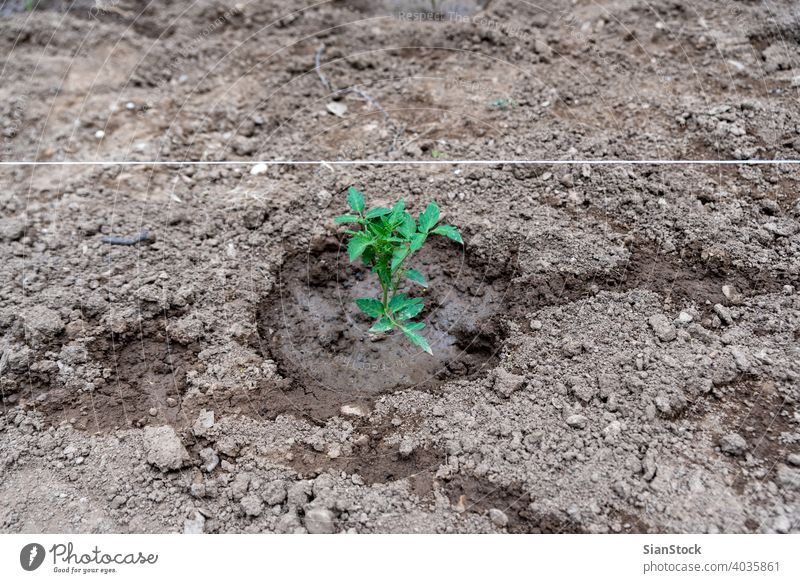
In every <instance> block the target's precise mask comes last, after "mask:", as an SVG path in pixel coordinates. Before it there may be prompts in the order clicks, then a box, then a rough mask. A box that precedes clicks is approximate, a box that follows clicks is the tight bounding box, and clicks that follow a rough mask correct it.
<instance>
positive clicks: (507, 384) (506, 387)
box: [494, 368, 525, 398]
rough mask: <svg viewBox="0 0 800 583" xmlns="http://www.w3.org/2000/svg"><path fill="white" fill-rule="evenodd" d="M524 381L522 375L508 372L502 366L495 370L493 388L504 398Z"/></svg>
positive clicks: (520, 386) (517, 388) (516, 389)
mask: <svg viewBox="0 0 800 583" xmlns="http://www.w3.org/2000/svg"><path fill="white" fill-rule="evenodd" d="M524 383H525V377H523V376H520V375H516V374H513V373H510V372H508V371H507V370H505V369H502V368H499V369H497V370H496V371H495V377H494V390H495V392H497V393H499V394H501V395H502V396H504V397H506V398H508V397H510V396H511V394H512V393H514V392H515V391H518V390H519V389H520V388H522V385H523V384H524Z"/></svg>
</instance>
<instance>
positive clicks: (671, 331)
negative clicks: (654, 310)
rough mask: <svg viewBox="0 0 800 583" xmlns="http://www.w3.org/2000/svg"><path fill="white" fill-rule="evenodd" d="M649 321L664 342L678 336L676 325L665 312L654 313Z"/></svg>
mask: <svg viewBox="0 0 800 583" xmlns="http://www.w3.org/2000/svg"><path fill="white" fill-rule="evenodd" d="M647 323H648V324H650V327H651V328H652V329H653V332H655V334H656V336H658V339H659V340H661V341H662V342H670V341H672V340H675V338H677V336H678V331H677V330H675V326H673V325H672V322H670V321H669V319H668V318H667V317H666V316H665V315H664V314H654V315H652V316H650V319H649V320H647Z"/></svg>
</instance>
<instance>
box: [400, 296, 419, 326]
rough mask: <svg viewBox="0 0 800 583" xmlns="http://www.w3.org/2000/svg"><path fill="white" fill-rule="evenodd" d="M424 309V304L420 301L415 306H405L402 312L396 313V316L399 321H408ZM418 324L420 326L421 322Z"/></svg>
mask: <svg viewBox="0 0 800 583" xmlns="http://www.w3.org/2000/svg"><path fill="white" fill-rule="evenodd" d="M424 309H425V304H423V303H422V301H420V302H418V303H416V304H410V305H408V306H406V307H405V308H403V309H402V310H400V311H398V312H396V315H397V317H398V318H399V319H401V320H410V319H411V318H413V317H414V316H416V315H418V314H419V313H420V312H421V311H422V310H424ZM419 323H420V324H422V322H419ZM424 325H425V324H422V326H424ZM422 326H420V328H422ZM414 329H415V330H416V329H417V328H414Z"/></svg>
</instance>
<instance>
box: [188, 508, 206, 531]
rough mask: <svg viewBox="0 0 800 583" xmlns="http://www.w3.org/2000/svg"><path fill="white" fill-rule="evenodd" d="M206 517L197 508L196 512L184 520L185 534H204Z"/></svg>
mask: <svg viewBox="0 0 800 583" xmlns="http://www.w3.org/2000/svg"><path fill="white" fill-rule="evenodd" d="M205 526H206V517H205V516H203V515H202V514H200V513H199V512H197V511H196V510H195V512H194V514H193V515H192V516H191V517H189V518H187V519H186V520H184V521H183V534H203V531H204V529H205Z"/></svg>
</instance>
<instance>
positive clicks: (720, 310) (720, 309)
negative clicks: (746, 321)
mask: <svg viewBox="0 0 800 583" xmlns="http://www.w3.org/2000/svg"><path fill="white" fill-rule="evenodd" d="M714 313H715V314H716V315H717V316H719V319H720V321H721V322H722V323H723V324H725V325H726V326H730V325H731V324H733V315H732V314H731V311H730V310H729V309H728V308H726V307H725V306H723V305H722V304H714Z"/></svg>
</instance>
